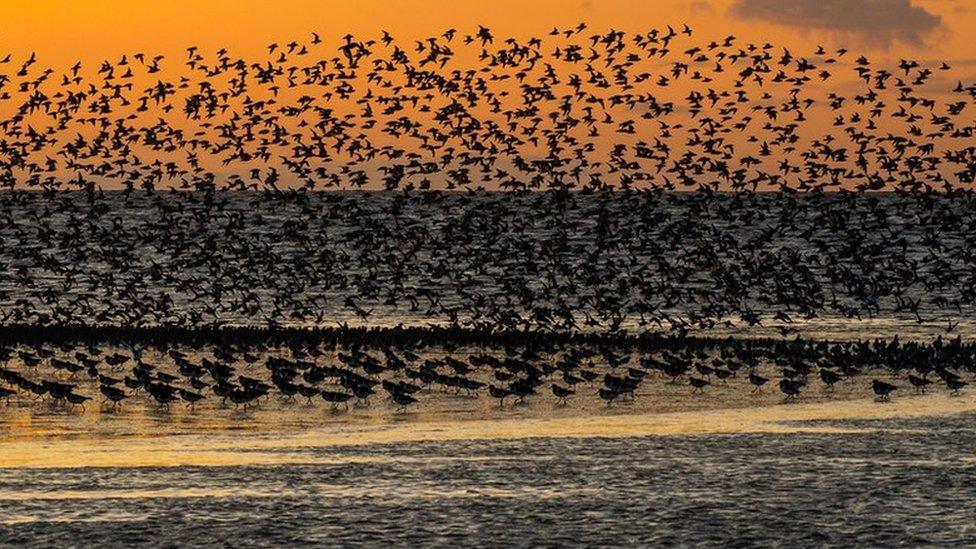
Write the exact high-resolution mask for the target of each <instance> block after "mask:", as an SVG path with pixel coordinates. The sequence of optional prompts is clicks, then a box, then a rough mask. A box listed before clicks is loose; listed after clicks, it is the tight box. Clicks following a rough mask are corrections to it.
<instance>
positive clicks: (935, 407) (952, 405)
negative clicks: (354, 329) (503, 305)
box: [0, 394, 976, 468]
mask: <svg viewBox="0 0 976 549" xmlns="http://www.w3.org/2000/svg"><path fill="white" fill-rule="evenodd" d="M973 412H976V397H974V396H970V395H967V394H963V395H961V396H955V397H953V396H948V395H945V394H928V395H917V396H915V395H912V396H902V397H900V398H896V399H895V400H893V401H891V402H887V403H879V402H875V401H874V400H873V399H871V398H857V399H849V400H835V401H821V402H809V403H805V402H800V403H796V404H777V405H772V406H769V405H767V406H751V407H743V408H715V409H708V410H695V411H681V412H665V413H646V412H645V413H635V414H617V415H587V416H581V417H559V418H545V417H535V418H506V419H461V420H452V421H444V420H439V421H431V422H403V423H395V422H390V423H386V424H359V425H357V424H348V425H341V426H338V428H336V427H337V426H330V428H321V427H318V428H311V429H305V430H300V431H290V432H285V433H278V434H277V435H276V434H275V433H274V432H273V431H268V430H260V429H255V430H222V431H210V432H202V433H187V434H167V435H163V436H152V435H144V436H131V437H118V436H114V437H113V436H100V435H98V434H96V435H94V436H91V434H90V433H89V434H88V436H86V437H80V438H73V437H65V436H60V437H45V436H38V437H35V438H21V439H15V440H12V441H6V442H0V468H85V467H135V468H138V467H181V466H185V467H221V466H271V465H284V464H288V465H302V464H309V465H311V464H321V463H350V462H355V461H357V460H358V461H363V460H366V461H371V460H374V459H390V457H389V456H384V457H382V458H374V457H371V456H368V455H357V454H356V452H355V451H353V452H345V451H343V452H334V453H331V454H330V453H329V452H327V450H328V449H336V450H352V449H355V448H357V447H366V446H371V445H385V444H410V443H424V442H464V441H467V442H477V441H502V440H511V441H514V440H523V439H537V438H576V439H586V438H639V437H653V436H695V435H734V434H762V433H765V434H789V433H805V432H806V433H809V432H817V433H824V432H827V433H856V432H869V431H872V430H874V429H873V428H865V427H856V428H854V427H843V426H824V425H805V424H806V423H810V422H824V421H828V422H829V421H851V420H896V419H917V418H924V417H939V416H952V415H960V414H966V413H973ZM393 459H398V458H397V456H394V457H393Z"/></svg>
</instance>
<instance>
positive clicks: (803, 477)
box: [0, 396, 976, 547]
mask: <svg viewBox="0 0 976 549" xmlns="http://www.w3.org/2000/svg"><path fill="white" fill-rule="evenodd" d="M922 398H933V399H936V400H938V399H939V398H940V397H937V396H933V397H922ZM939 402H940V403H941V402H942V401H941V400H940V401H939ZM946 402H950V401H946ZM872 405H873V406H872ZM951 405H953V406H955V405H956V404H951ZM969 405H971V403H969ZM892 406H893V408H890V407H887V405H884V404H875V403H870V402H862V403H860V404H858V405H857V409H860V410H862V411H863V410H867V411H868V412H869V413H868V414H867V415H868V416H869V417H870V416H871V415H872V414H873V415H875V416H880V419H879V418H874V419H861V420H858V419H852V418H850V417H848V418H845V419H826V420H822V421H811V420H806V421H803V422H800V423H793V422H790V423H783V424H781V425H780V427H779V428H778V430H776V431H769V432H753V431H752V430H751V429H749V428H748V427H746V428H740V429H736V430H733V431H732V432H730V433H714V432H712V433H708V432H705V433H703V434H698V435H685V434H671V435H651V436H612V437H600V438H590V437H568V438H567V437H558V436H556V437H546V436H533V437H529V438H517V439H489V438H472V439H456V440H448V439H441V440H433V441H419V440H402V441H399V442H384V443H377V442H367V443H363V444H356V445H352V446H349V445H341V444H339V445H336V444H333V443H324V444H321V445H317V444H308V443H307V440H305V439H299V441H300V440H305V443H302V444H298V443H297V442H298V441H294V442H291V443H286V444H284V447H268V448H264V449H263V450H262V451H261V453H264V454H266V455H272V456H277V458H276V461H270V462H266V463H260V461H259V460H253V462H250V461H249V459H248V454H250V453H251V452H250V451H248V450H247V449H244V450H241V451H234V450H228V451H229V452H231V453H235V454H238V455H240V456H242V458H241V461H240V462H238V463H224V464H220V463H212V464H210V465H206V466H200V465H197V466H188V465H173V466H169V467H156V466H138V465H129V466H112V467H64V466H52V467H42V468H28V469H23V468H12V469H11V468H3V469H0V517H2V519H0V540H2V541H4V542H6V543H15V542H17V543H21V542H30V543H33V544H37V545H54V544H66V543H67V544H69V545H74V544H82V545H84V544H91V543H95V542H100V543H111V544H126V545H143V546H158V545H160V544H166V543H174V544H180V545H183V544H188V545H198V546H202V545H208V544H220V545H225V544H233V545H240V546H256V545H265V544H269V543H277V544H289V545H312V544H335V543H343V544H350V543H380V542H383V543H398V544H407V543H424V544H434V545H458V544H461V545H482V546H483V545H485V544H511V545H538V544H549V545H555V544H565V545H577V544H589V545H594V544H650V543H654V544H663V545H690V544H695V545H702V546H716V547H717V546H728V545H730V544H734V545H737V546H745V545H768V544H771V543H773V544H781V545H787V546H810V545H814V544H816V545H818V546H851V545H893V544H908V545H919V544H921V545H946V544H971V543H976V527H974V524H976V520H974V519H976V510H974V509H976V505H974V504H976V496H974V492H973V490H972V482H971V479H972V478H974V474H976V461H974V459H973V456H972V452H971V449H972V447H973V444H974V443H976V432H974V430H973V420H974V419H976V417H974V416H973V415H972V414H971V413H969V414H957V415H934V416H928V415H922V416H916V417H908V418H906V417H899V414H900V413H901V412H902V411H904V410H908V409H910V408H913V407H909V406H904V405H899V404H898V403H897V402H896V403H894V404H892ZM899 406H900V407H899ZM879 407H880V409H881V410H883V411H882V412H880V413H877V412H871V410H878V409H879ZM794 409H795V408H794ZM822 409H823V410H827V409H828V408H827V407H824V408H822ZM767 412H768V410H767ZM851 412H852V413H854V409H853V408H852V409H851ZM789 413H792V412H787V414H789ZM769 415H770V416H771V417H775V416H776V415H777V414H776V412H775V411H774V412H773V413H772V414H769ZM802 415H808V416H811V415H812V416H815V415H816V413H815V411H814V410H813V409H807V410H806V411H804V412H803V414H802ZM835 416H836V414H834V416H830V415H828V417H835ZM628 417H632V416H628ZM807 428H812V429H813V430H807ZM278 442H281V440H279V441H278ZM285 442H287V441H285ZM272 446H274V445H272ZM122 447H124V446H122Z"/></svg>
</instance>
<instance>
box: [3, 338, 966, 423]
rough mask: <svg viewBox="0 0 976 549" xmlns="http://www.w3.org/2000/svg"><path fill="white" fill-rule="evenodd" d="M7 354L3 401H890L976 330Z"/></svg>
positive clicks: (955, 381)
mask: <svg viewBox="0 0 976 549" xmlns="http://www.w3.org/2000/svg"><path fill="white" fill-rule="evenodd" d="M150 354H152V356H153V358H152V359H150V358H149V355H150ZM425 356H426V358H425ZM0 364H2V367H0V381H2V383H3V384H2V385H0V400H4V401H6V403H7V404H11V399H14V398H16V399H20V400H21V401H22V402H28V403H29V402H31V401H41V402H46V403H47V404H48V405H50V406H52V407H55V408H58V407H61V408H67V409H76V408H78V407H81V408H83V407H84V406H85V405H86V403H88V401H91V400H96V401H97V402H98V403H99V406H100V409H101V410H102V411H105V412H111V411H115V410H117V409H118V408H119V407H121V406H123V405H125V403H129V402H133V401H135V402H139V403H140V404H141V405H143V406H153V407H157V408H169V407H171V406H172V405H174V404H175V403H181V404H184V405H185V406H187V407H188V408H190V409H191V410H192V409H194V407H195V406H196V405H197V404H198V403H199V402H201V401H204V400H208V401H211V402H214V401H217V402H219V404H217V405H216V406H217V407H227V408H229V407H242V408H243V409H244V410H247V409H248V407H257V406H261V405H263V404H265V403H267V402H269V401H272V400H276V401H278V402H279V403H288V402H290V403H292V404H296V405H297V404H302V403H304V404H305V405H312V404H315V403H324V405H325V406H328V407H331V408H333V409H338V408H339V407H342V408H343V409H348V407H349V405H350V403H352V404H353V405H358V406H368V405H370V402H371V399H372V400H376V399H382V400H385V401H388V403H389V406H390V407H392V408H393V409H394V410H398V411H404V410H406V409H407V408H408V407H409V406H411V405H413V404H415V403H417V402H419V401H420V400H421V399H424V398H426V397H427V395H430V394H436V393H450V394H454V395H461V396H464V397H466V398H471V399H476V398H478V397H479V396H485V397H488V398H492V399H497V400H498V406H499V407H504V406H506V400H507V401H508V405H509V406H512V405H516V406H532V405H533V404H534V401H535V400H537V399H542V398H544V395H545V394H547V393H551V395H552V400H553V403H554V405H556V406H560V405H566V404H567V403H568V401H569V399H573V398H576V397H577V395H587V394H588V395H590V396H591V397H594V399H595V397H598V398H599V399H600V400H602V401H604V402H605V403H606V406H612V405H613V404H614V403H615V402H617V403H619V402H621V401H628V400H629V401H633V400H635V399H638V398H641V396H642V393H644V394H646V390H647V388H648V386H649V385H652V384H668V385H673V386H681V385H685V386H687V387H688V390H687V392H688V393H689V394H696V393H701V398H706V393H707V390H708V388H709V387H710V386H713V385H715V384H724V385H729V384H730V383H735V382H736V381H737V380H741V382H740V386H741V387H743V388H744V387H748V388H750V389H751V392H752V393H759V392H762V391H763V390H765V388H766V386H767V385H768V384H769V383H770V381H773V382H774V383H773V386H778V389H779V391H780V392H782V394H783V395H784V399H785V400H786V401H796V400H797V399H798V398H800V397H801V394H803V393H804V392H805V391H815V390H817V386H818V385H819V391H820V392H821V393H826V394H829V393H831V392H833V391H834V390H835V386H836V385H837V384H839V383H852V384H860V385H863V386H866V387H870V389H871V390H872V391H873V392H874V394H875V395H877V399H878V400H880V401H885V400H889V399H890V398H891V394H892V392H894V391H896V390H898V389H899V388H900V385H898V384H895V383H892V382H891V380H893V379H901V380H904V381H905V382H906V383H907V385H904V384H903V385H904V386H905V387H906V390H907V387H909V386H910V387H911V390H912V391H914V392H916V393H924V392H926V391H928V390H931V389H934V388H937V387H938V386H940V385H941V386H943V387H944V389H943V390H945V391H947V392H949V393H950V394H952V395H958V394H959V393H960V391H961V390H962V389H963V388H964V387H966V386H967V385H968V383H969V381H968V380H969V379H971V378H972V376H973V375H974V374H976V343H965V342H963V341H962V340H961V339H960V338H954V339H952V340H948V341H946V340H943V339H941V338H939V339H937V340H935V341H934V342H931V343H917V342H907V343H902V342H901V341H899V340H898V339H897V338H895V339H893V340H875V341H873V342H856V343H854V342H851V343H833V344H832V343H825V342H818V341H814V340H803V339H795V340H789V341H783V340H780V341H772V340H756V341H747V340H739V339H726V340H711V341H707V340H691V339H687V338H674V339H672V340H669V341H667V342H662V343H660V344H658V345H655V346H653V347H652V348H645V347H644V346H640V347H638V348H633V347H632V346H626V345H625V346H620V347H617V348H614V347H611V346H607V345H603V344H599V345H592V344H591V345H587V344H578V345H557V344H555V343H554V342H553V341H551V340H548V339H547V338H545V337H539V338H534V339H533V340H532V343H530V344H527V345H516V344H512V343H510V342H509V343H489V344H487V345H483V346H478V347H473V346H461V345H453V344H451V343H450V341H446V342H445V341H428V342H424V341H411V342H409V343H405V342H403V341H401V342H397V343H383V342H382V341H378V340H377V338H375V337H374V338H373V339H372V341H369V342H364V341H355V342H349V341H347V342H345V343H341V344H337V343H336V341H331V342H323V341H321V340H319V341H310V340H305V341H300V340H292V341H289V342H288V343H287V344H285V345H269V344H267V343H266V342H253V341H246V340H238V341H230V340H225V341H221V342H218V343H191V344H187V343H185V342H184V343H177V342H168V343H166V342H163V343H159V342H157V343H155V344H153V345H151V346H146V345H144V344H142V343H139V342H134V341H131V342H128V343H126V344H125V345H123V346H118V345H113V346H111V347H110V348H108V347H100V346H97V345H93V344H91V343H88V344H83V343H78V342H74V343H67V342H61V343H58V344H22V345H16V346H5V347H3V348H0ZM878 377H882V378H883V379H878ZM869 378H873V379H871V381H870V383H868V381H867V380H868V379H869ZM746 382H747V383H748V385H746ZM743 390H744V389H743ZM539 395H543V396H539Z"/></svg>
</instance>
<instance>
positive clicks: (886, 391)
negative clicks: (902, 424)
mask: <svg viewBox="0 0 976 549" xmlns="http://www.w3.org/2000/svg"><path fill="white" fill-rule="evenodd" d="M871 389H872V390H873V391H874V394H876V395H878V398H879V399H880V400H883V401H887V400H890V399H891V393H892V392H893V391H895V390H896V389H898V387H897V386H895V385H892V384H891V383H886V382H884V381H879V380H877V379H875V380H872V381H871Z"/></svg>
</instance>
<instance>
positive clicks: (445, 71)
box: [0, 24, 976, 191]
mask: <svg viewBox="0 0 976 549" xmlns="http://www.w3.org/2000/svg"><path fill="white" fill-rule="evenodd" d="M180 57H181V58H180ZM180 57H177V58H167V57H165V56H163V55H152V54H149V53H146V52H130V53H120V54H119V55H118V58H117V59H112V60H106V61H104V62H102V63H101V64H98V65H96V66H92V67H88V66H85V65H83V64H82V63H81V62H79V63H76V64H75V65H73V66H71V67H63V68H58V69H55V68H50V67H48V68H43V65H41V64H40V60H39V59H38V58H37V56H36V55H34V54H31V55H29V56H28V57H27V58H25V59H19V58H18V59H13V57H12V56H11V55H7V56H6V57H4V58H3V59H0V67H4V66H6V67H9V68H8V70H7V71H5V73H0V113H3V114H4V115H5V116H3V117H2V118H0V131H2V132H3V139H2V140H0V181H2V182H3V184H4V185H6V186H8V187H15V186H21V187H25V188H43V189H81V190H89V191H92V190H94V189H95V188H97V187H98V186H100V185H101V184H107V183H111V184H113V185H115V186H117V187H124V188H126V189H130V190H131V189H137V188H141V189H146V190H153V189H156V188H159V187H170V188H173V187H175V188H179V189H194V190H204V191H212V190H214V189H271V190H284V189H291V190H294V189H305V190H316V189H327V188H347V189H348V188H363V187H366V188H385V189H427V188H443V189H470V188H489V189H511V190H520V189H563V190H566V189H580V188H584V189H602V188H606V187H611V188H637V189H688V188H692V189H698V188H707V189H712V190H784V191H798V190H806V191H813V190H825V189H838V188H847V189H859V190H882V189H887V190H892V189H901V190H909V191H911V190H922V191H924V190H931V189H938V190H951V189H959V188H963V189H971V188H972V183H973V181H974V176H976V145H974V140H973V135H974V134H973V132H974V128H976V124H974V121H976V119H974V117H973V115H972V113H973V109H972V103H973V101H974V99H976V84H974V83H968V82H962V81H953V80H952V79H951V76H950V75H951V71H952V70H953V69H952V67H950V66H949V65H947V64H945V63H942V64H934V65H933V66H926V64H925V63H924V62H920V61H917V60H911V59H902V60H900V62H899V63H897V64H896V65H895V64H893V65H892V66H885V65H882V64H880V63H878V62H874V61H871V60H870V59H868V58H867V57H865V56H863V55H862V56H858V55H855V54H853V53H850V52H848V51H847V50H846V49H839V50H836V51H828V50H826V49H825V48H823V47H819V48H817V49H816V50H815V51H809V52H791V51H789V50H787V49H785V48H779V47H776V46H774V45H773V44H770V43H745V42H743V41H741V40H739V39H737V38H736V37H735V36H727V37H721V38H717V39H712V40H699V39H698V38H696V37H695V35H694V33H693V31H692V29H691V28H689V27H687V26H683V27H682V30H680V31H679V30H676V29H674V28H672V27H670V26H668V27H667V28H666V29H651V30H649V31H648V32H646V33H624V32H620V31H616V30H612V29H611V30H606V31H593V30H590V29H589V28H588V27H587V25H586V24H580V25H579V26H576V27H574V28H568V29H559V28H556V29H552V30H551V31H550V32H548V33H543V35H542V36H538V37H528V38H524V39H520V38H507V39H502V38H500V37H498V38H496V37H495V35H494V34H493V33H492V31H491V30H490V29H488V28H485V27H480V28H479V29H477V31H476V32H472V33H468V34H464V33H461V32H458V31H456V30H454V29H451V30H448V31H446V32H444V33H443V34H441V35H439V36H432V37H428V38H425V39H420V40H415V41H398V40H396V39H395V38H394V37H392V36H390V35H389V34H388V33H386V32H384V33H382V36H380V37H377V38H373V39H363V38H357V37H355V36H352V35H346V36H345V37H343V38H342V39H340V40H339V44H338V45H334V44H330V43H327V42H326V41H325V40H323V39H322V37H320V36H319V35H318V34H314V35H312V36H311V37H309V38H307V39H305V40H300V41H299V40H296V41H292V42H290V43H287V44H271V45H269V46H268V48H267V53H266V55H264V56H255V57H244V56H235V55H234V54H233V53H232V52H231V51H230V49H228V48H221V49H220V50H218V51H216V52H204V51H202V50H200V49H199V48H196V47H189V48H187V50H186V51H185V54H184V55H182V56H180ZM0 70H2V69H0Z"/></svg>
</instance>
